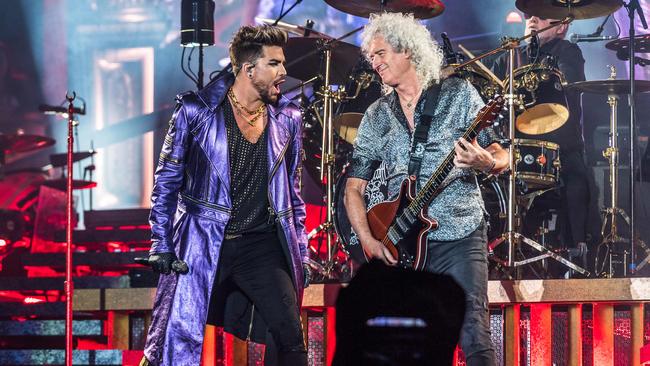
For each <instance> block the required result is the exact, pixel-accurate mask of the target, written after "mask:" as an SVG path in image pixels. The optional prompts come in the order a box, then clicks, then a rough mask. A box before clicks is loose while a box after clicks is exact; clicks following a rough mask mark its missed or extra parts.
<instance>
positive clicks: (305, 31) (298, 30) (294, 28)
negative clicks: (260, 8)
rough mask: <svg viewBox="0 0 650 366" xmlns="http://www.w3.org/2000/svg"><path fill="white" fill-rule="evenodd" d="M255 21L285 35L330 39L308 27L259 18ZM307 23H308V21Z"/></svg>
mask: <svg viewBox="0 0 650 366" xmlns="http://www.w3.org/2000/svg"><path fill="white" fill-rule="evenodd" d="M255 21H256V22H257V23H260V24H268V25H272V26H275V27H277V28H280V29H282V30H283V31H285V32H287V33H291V34H294V35H296V36H298V37H312V38H325V39H332V37H330V36H329V35H327V34H325V33H321V32H317V31H315V30H313V29H311V28H308V27H303V26H301V25H295V24H291V23H285V22H281V21H275V20H274V19H266V18H260V17H255ZM308 22H309V21H308ZM311 25H312V27H313V25H314V23H313V21H312V22H311Z"/></svg>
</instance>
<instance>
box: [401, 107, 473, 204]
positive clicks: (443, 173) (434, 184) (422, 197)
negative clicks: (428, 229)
mask: <svg viewBox="0 0 650 366" xmlns="http://www.w3.org/2000/svg"><path fill="white" fill-rule="evenodd" d="M479 125H480V124H479V121H477V120H475V121H474V123H473V124H472V125H471V126H470V128H469V129H468V130H467V131H465V134H463V139H464V140H465V141H468V142H471V141H472V140H474V139H475V138H476V136H478V133H479V129H478V128H477V127H478V126H479ZM455 156H456V152H455V151H454V150H453V149H452V150H451V152H450V153H449V154H447V157H446V158H445V160H443V162H442V164H440V166H439V167H438V169H436V171H435V172H434V173H433V175H432V176H431V177H430V178H429V180H428V181H427V183H426V184H425V185H424V186H422V189H420V191H419V192H418V194H417V196H416V197H415V199H414V200H413V201H412V202H411V204H410V205H409V207H408V208H409V209H410V210H411V211H412V212H419V211H420V210H422V209H423V208H424V207H425V206H426V205H428V204H429V202H430V201H431V200H432V199H433V198H434V196H435V194H436V192H437V191H438V189H439V188H440V186H441V185H442V182H444V181H445V179H447V177H448V176H449V174H450V173H451V171H452V170H453V169H454V157H455Z"/></svg>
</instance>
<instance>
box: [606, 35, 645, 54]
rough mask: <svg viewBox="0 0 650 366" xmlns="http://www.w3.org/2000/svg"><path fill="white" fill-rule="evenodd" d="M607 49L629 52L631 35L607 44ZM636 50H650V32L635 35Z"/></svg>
mask: <svg viewBox="0 0 650 366" xmlns="http://www.w3.org/2000/svg"><path fill="white" fill-rule="evenodd" d="M605 47H606V48H607V49H610V50H612V51H625V52H628V49H629V47H630V37H625V38H619V39H615V40H613V41H609V42H607V44H605ZM634 51H635V52H637V53H648V52H650V34H642V35H639V36H636V37H634Z"/></svg>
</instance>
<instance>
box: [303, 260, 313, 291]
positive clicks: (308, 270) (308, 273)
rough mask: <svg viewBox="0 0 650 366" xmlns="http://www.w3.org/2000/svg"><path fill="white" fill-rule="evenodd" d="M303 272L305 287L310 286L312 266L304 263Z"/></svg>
mask: <svg viewBox="0 0 650 366" xmlns="http://www.w3.org/2000/svg"><path fill="white" fill-rule="evenodd" d="M302 273H303V275H304V281H303V283H304V285H303V288H307V287H309V283H310V282H311V267H309V264H307V263H303V264H302Z"/></svg>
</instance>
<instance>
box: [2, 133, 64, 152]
mask: <svg viewBox="0 0 650 366" xmlns="http://www.w3.org/2000/svg"><path fill="white" fill-rule="evenodd" d="M52 145H54V139H51V138H49V137H45V136H38V135H18V134H11V135H5V134H2V133H0V149H2V150H3V151H4V153H5V154H7V155H9V154H17V153H23V152H28V151H32V150H37V149H41V148H44V147H48V146H52Z"/></svg>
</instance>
